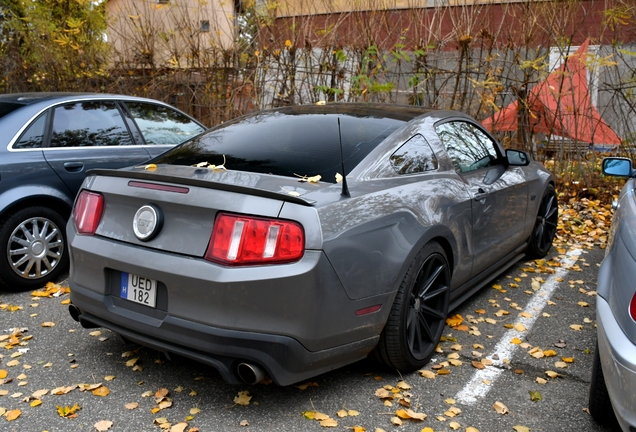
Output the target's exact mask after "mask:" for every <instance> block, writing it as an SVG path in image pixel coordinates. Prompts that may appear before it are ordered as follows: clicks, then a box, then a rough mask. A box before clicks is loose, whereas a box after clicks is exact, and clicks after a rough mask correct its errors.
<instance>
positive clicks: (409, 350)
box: [375, 243, 450, 371]
mask: <svg viewBox="0 0 636 432" xmlns="http://www.w3.org/2000/svg"><path fill="white" fill-rule="evenodd" d="M449 302H450V268H449V265H448V260H447V259H446V254H445V253H444V249H443V248H442V247H441V246H440V245H439V244H437V243H429V244H427V245H426V246H424V248H423V249H422V250H421V251H420V252H419V253H418V255H417V256H416V258H415V260H414V261H413V263H412V264H411V266H410V268H409V270H408V271H407V274H406V276H405V277H404V280H403V281H402V284H401V285H400V289H399V290H398V293H397V295H396V297H395V301H394V303H393V307H392V309H391V313H390V315H389V319H388V321H387V324H386V326H385V328H384V330H383V332H382V335H381V336H380V342H379V343H378V347H377V348H376V354H375V356H376V358H378V359H379V360H380V361H381V362H382V363H384V364H386V365H388V366H391V367H394V368H397V369H399V370H403V371H409V370H415V369H419V368H421V367H423V366H424V365H425V364H426V363H428V361H429V360H430V358H431V356H432V355H433V353H434V352H435V348H436V347H437V344H438V343H439V339H440V337H441V335H442V331H443V330H444V326H445V325H446V316H447V314H448V307H449Z"/></svg>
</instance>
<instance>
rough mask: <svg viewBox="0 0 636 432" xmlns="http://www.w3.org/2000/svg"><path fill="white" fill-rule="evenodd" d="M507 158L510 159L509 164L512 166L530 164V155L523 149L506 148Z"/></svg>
mask: <svg viewBox="0 0 636 432" xmlns="http://www.w3.org/2000/svg"><path fill="white" fill-rule="evenodd" d="M506 159H508V165H512V166H526V165H528V164H530V155H529V154H528V153H526V152H524V151H523V150H511V149H508V150H506Z"/></svg>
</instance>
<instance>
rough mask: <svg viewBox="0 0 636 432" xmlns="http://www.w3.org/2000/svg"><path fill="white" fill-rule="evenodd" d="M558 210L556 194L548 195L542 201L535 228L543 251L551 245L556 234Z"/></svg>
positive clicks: (538, 242)
mask: <svg viewBox="0 0 636 432" xmlns="http://www.w3.org/2000/svg"><path fill="white" fill-rule="evenodd" d="M558 210H559V208H558V205H557V200H556V196H555V195H554V194H549V195H546V196H545V197H544V198H543V201H542V202H541V208H540V209H539V215H538V216H537V227H536V230H535V239H536V243H537V246H539V249H540V250H542V251H545V250H546V249H547V248H549V247H550V245H551V244H552V239H553V238H554V234H556V227H557V220H558V216H559V215H558Z"/></svg>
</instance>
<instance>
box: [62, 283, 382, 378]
mask: <svg viewBox="0 0 636 432" xmlns="http://www.w3.org/2000/svg"><path fill="white" fill-rule="evenodd" d="M71 298H72V301H73V304H74V305H76V306H77V305H81V307H80V311H81V312H82V313H81V315H80V322H82V324H83V325H87V326H90V325H96V326H98V327H105V328H108V329H110V330H112V331H114V332H116V333H119V334H121V335H123V336H125V337H126V338H127V339H130V340H131V341H133V342H136V343H139V344H141V345H144V346H148V347H150V348H153V349H156V350H158V351H161V352H168V353H175V354H179V355H182V356H184V357H188V358H191V359H193V360H196V361H199V362H201V363H204V364H207V365H209V366H212V367H214V368H216V369H217V370H218V371H219V373H220V374H221V375H222V377H223V379H225V380H226V381H227V382H228V383H231V384H239V383H240V381H239V380H238V379H237V377H236V373H235V372H236V366H237V365H238V364H239V363H241V362H251V363H255V364H258V365H260V366H261V367H263V368H264V369H265V370H266V371H267V372H268V374H269V375H270V377H272V379H273V380H274V382H276V384H278V385H289V384H293V383H295V382H298V381H302V380H304V379H307V378H310V377H312V376H316V375H319V374H321V373H325V372H329V371H331V370H333V369H337V368H339V367H341V366H344V365H346V364H349V363H352V362H354V361H357V360H360V359H363V358H365V357H366V356H367V354H368V353H369V352H370V351H371V350H372V349H373V348H374V347H375V345H377V343H378V338H379V337H371V338H368V339H364V340H360V341H356V342H353V343H350V344H346V345H342V346H338V347H335V348H331V349H326V350H322V351H317V352H310V351H308V350H307V349H305V348H304V347H303V346H302V345H301V344H300V343H298V342H297V341H296V340H294V339H293V338H290V337H286V336H279V335H269V334H261V333H253V332H246V331H236V330H227V329H221V328H214V327H210V326H206V325H203V324H199V323H195V322H191V321H187V320H184V319H180V318H175V317H170V316H168V317H166V318H165V319H164V321H163V323H162V325H161V327H159V328H156V327H153V326H149V325H143V324H142V325H139V324H138V325H137V326H136V329H134V330H133V329H131V328H130V327H128V326H126V324H125V323H117V322H114V321H109V320H106V319H104V318H100V317H98V316H96V315H92V314H91V313H89V312H84V310H91V309H95V308H96V309H99V308H100V305H101V304H104V303H105V302H106V303H108V302H110V300H111V299H108V298H104V297H103V296H100V295H97V294H95V293H92V292H90V291H87V290H85V289H82V288H80V287H78V286H76V285H73V284H72V283H71ZM82 308H85V309H82ZM170 340H179V341H180V343H178V344H177V343H173V342H169V341H170Z"/></svg>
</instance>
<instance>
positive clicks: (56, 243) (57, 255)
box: [7, 217, 64, 279]
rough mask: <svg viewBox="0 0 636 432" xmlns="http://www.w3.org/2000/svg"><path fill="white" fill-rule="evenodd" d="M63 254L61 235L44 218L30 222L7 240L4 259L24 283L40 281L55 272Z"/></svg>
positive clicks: (18, 228) (23, 223) (26, 222)
mask: <svg viewBox="0 0 636 432" xmlns="http://www.w3.org/2000/svg"><path fill="white" fill-rule="evenodd" d="M63 253H64V238H63V237H62V232H61V231H60V229H59V228H58V227H57V225H55V224H54V223H53V222H52V221H50V220H49V219H46V218H39V217H34V218H29V219H27V220H25V221H24V222H22V223H21V224H20V225H18V226H17V227H16V229H15V230H13V232H12V233H11V237H9V243H8V245H7V259H8V260H9V265H10V266H11V268H12V269H13V271H14V272H15V273H16V274H17V275H18V276H20V277H22V278H25V279H40V278H42V277H44V276H46V275H48V274H49V273H51V272H52V271H53V269H55V267H57V265H58V264H59V263H60V259H61V258H62V254H63Z"/></svg>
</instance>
